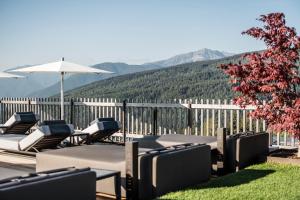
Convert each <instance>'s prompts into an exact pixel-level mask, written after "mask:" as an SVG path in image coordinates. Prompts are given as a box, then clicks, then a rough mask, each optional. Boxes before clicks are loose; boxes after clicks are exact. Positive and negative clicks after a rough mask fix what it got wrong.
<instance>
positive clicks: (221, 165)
mask: <svg viewBox="0 0 300 200" xmlns="http://www.w3.org/2000/svg"><path fill="white" fill-rule="evenodd" d="M227 131H228V129H226V128H218V130H217V149H218V154H219V155H218V160H217V173H218V175H224V174H225V173H226V135H227Z"/></svg>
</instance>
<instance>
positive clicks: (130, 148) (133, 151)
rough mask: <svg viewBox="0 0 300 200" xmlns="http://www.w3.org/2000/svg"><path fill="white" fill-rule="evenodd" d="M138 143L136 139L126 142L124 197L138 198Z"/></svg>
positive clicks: (133, 199)
mask: <svg viewBox="0 0 300 200" xmlns="http://www.w3.org/2000/svg"><path fill="white" fill-rule="evenodd" d="M138 145H139V143H138V142H137V141H132V142H126V144H125V159H126V199H128V200H135V199H138V197H139V195H138Z"/></svg>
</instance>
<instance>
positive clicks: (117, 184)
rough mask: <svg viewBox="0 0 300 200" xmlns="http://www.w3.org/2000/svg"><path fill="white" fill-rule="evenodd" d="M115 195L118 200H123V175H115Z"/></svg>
mask: <svg viewBox="0 0 300 200" xmlns="http://www.w3.org/2000/svg"><path fill="white" fill-rule="evenodd" d="M115 194H116V199H117V200H121V173H120V172H119V173H117V174H116V175H115Z"/></svg>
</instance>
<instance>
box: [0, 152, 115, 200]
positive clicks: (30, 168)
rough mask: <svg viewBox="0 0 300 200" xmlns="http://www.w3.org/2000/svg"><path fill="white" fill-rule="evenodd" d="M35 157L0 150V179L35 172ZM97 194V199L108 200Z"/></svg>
mask: <svg viewBox="0 0 300 200" xmlns="http://www.w3.org/2000/svg"><path fill="white" fill-rule="evenodd" d="M35 164H36V160H35V157H32V156H25V155H19V154H13V153H8V152H5V151H2V150H0V179H5V178H9V177H14V176H22V175H26V174H28V173H33V172H35ZM108 199H111V198H106V197H103V196H97V200H108Z"/></svg>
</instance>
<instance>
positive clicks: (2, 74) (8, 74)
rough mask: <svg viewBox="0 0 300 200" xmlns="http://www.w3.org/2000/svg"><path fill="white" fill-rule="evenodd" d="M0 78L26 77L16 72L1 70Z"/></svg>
mask: <svg viewBox="0 0 300 200" xmlns="http://www.w3.org/2000/svg"><path fill="white" fill-rule="evenodd" d="M0 78H25V77H24V76H19V75H16V74H11V73H7V72H0Z"/></svg>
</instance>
